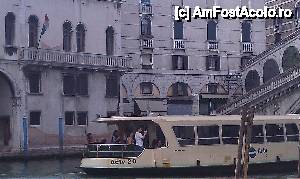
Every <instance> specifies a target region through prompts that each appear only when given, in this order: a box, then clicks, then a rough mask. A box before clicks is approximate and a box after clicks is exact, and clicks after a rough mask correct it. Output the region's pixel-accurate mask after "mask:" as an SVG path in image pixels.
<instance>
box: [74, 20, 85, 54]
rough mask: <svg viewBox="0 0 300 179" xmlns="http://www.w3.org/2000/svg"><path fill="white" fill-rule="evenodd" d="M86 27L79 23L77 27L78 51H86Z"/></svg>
mask: <svg viewBox="0 0 300 179" xmlns="http://www.w3.org/2000/svg"><path fill="white" fill-rule="evenodd" d="M85 31H86V30H85V27H84V25H83V24H82V23H79V24H78V25H77V27H76V40H77V52H84V51H85Z"/></svg>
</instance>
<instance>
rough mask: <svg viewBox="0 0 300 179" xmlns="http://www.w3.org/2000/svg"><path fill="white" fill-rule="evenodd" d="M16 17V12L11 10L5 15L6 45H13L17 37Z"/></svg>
mask: <svg viewBox="0 0 300 179" xmlns="http://www.w3.org/2000/svg"><path fill="white" fill-rule="evenodd" d="M15 23H16V17H15V15H14V13H12V12H9V13H7V15H6V16H5V45H6V46H12V45H13V43H14V39H15Z"/></svg>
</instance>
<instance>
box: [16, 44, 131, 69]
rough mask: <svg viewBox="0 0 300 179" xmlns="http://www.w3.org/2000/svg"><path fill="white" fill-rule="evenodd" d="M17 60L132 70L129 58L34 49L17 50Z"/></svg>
mask: <svg viewBox="0 0 300 179" xmlns="http://www.w3.org/2000/svg"><path fill="white" fill-rule="evenodd" d="M19 60H23V61H26V62H41V63H42V62H44V63H47V62H48V63H51V64H53V65H67V64H70V65H83V66H96V67H97V66H99V67H100V66H103V67H114V68H115V67H116V68H132V66H131V59H130V58H125V57H117V56H105V55H97V54H89V53H73V52H64V51H56V50H45V49H35V48H21V49H19Z"/></svg>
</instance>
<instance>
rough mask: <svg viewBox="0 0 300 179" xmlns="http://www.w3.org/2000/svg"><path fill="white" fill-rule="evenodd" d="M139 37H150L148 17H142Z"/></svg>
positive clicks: (149, 18) (149, 19)
mask: <svg viewBox="0 0 300 179" xmlns="http://www.w3.org/2000/svg"><path fill="white" fill-rule="evenodd" d="M141 35H142V36H151V17H150V16H149V15H142V18H141Z"/></svg>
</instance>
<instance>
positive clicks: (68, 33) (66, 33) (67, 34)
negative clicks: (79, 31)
mask: <svg viewBox="0 0 300 179" xmlns="http://www.w3.org/2000/svg"><path fill="white" fill-rule="evenodd" d="M71 48H72V24H71V22H70V21H66V22H65V23H64V24H63V50H64V51H65V52H70V51H71Z"/></svg>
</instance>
